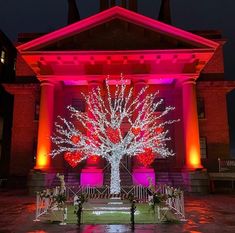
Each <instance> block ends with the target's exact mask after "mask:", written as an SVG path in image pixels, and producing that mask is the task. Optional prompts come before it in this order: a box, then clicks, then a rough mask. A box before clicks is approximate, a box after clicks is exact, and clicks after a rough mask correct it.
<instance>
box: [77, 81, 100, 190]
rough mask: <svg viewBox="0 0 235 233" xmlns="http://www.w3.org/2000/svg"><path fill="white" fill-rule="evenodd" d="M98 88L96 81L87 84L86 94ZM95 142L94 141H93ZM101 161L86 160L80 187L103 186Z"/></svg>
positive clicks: (90, 133) (88, 134)
mask: <svg viewBox="0 0 235 233" xmlns="http://www.w3.org/2000/svg"><path fill="white" fill-rule="evenodd" d="M98 86H100V83H99V82H97V81H90V82H89V83H88V92H91V91H92V90H94V89H96V88H97V87H98ZM87 113H88V115H89V117H90V118H92V117H93V116H92V113H91V112H90V109H88V108H87ZM87 125H88V127H89V128H91V124H89V122H87ZM87 136H88V137H92V132H89V131H88V133H87ZM94 140H95V139H94ZM101 163H102V160H101V158H100V157H95V156H91V157H90V158H88V159H87V160H86V164H85V167H84V168H83V169H82V172H81V180H80V183H81V185H84V186H86V185H89V186H96V187H100V186H103V179H104V177H103V169H102V168H101V167H102V164H101Z"/></svg>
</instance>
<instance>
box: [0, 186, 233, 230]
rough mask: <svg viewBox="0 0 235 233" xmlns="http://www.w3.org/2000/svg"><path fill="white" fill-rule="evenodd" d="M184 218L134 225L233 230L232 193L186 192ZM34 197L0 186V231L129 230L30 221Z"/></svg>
mask: <svg viewBox="0 0 235 233" xmlns="http://www.w3.org/2000/svg"><path fill="white" fill-rule="evenodd" d="M185 205H186V217H187V222H185V223H181V224H161V225H136V228H135V230H134V232H136V233H150V232H156V233H162V232H170V233H180V232H184V233H186V232H189V233H200V232H206V233H221V232H222V233H230V232H231V233H234V232H235V194H214V195H206V196H188V197H186V200H185ZM34 213H35V198H33V197H28V196H27V195H26V193H25V191H22V190H21V191H19V190H17V191H6V190H0V233H26V232H28V233H54V232H63V233H78V232H81V233H83V232H84V233H92V232H94V233H114V232H133V231H131V228H130V226H129V225H85V226H81V227H80V228H78V227H77V226H76V225H66V226H59V225H58V224H49V223H41V222H33V219H34Z"/></svg>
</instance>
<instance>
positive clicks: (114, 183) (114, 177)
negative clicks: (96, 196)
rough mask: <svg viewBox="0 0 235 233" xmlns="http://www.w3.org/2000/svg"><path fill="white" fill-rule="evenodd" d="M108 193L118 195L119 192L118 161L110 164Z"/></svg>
mask: <svg viewBox="0 0 235 233" xmlns="http://www.w3.org/2000/svg"><path fill="white" fill-rule="evenodd" d="M110 164H111V180H110V193H111V194H119V193H120V192H121V184H120V182H121V180H120V160H118V161H112V162H111V163H110Z"/></svg>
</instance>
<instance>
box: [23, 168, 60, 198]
mask: <svg viewBox="0 0 235 233" xmlns="http://www.w3.org/2000/svg"><path fill="white" fill-rule="evenodd" d="M55 176H56V173H55V172H43V171H40V170H31V171H30V173H29V175H28V182H27V186H28V191H29V194H30V195H34V194H35V193H36V192H40V191H42V190H44V189H45V188H49V187H51V185H52V183H53V181H54V179H55Z"/></svg>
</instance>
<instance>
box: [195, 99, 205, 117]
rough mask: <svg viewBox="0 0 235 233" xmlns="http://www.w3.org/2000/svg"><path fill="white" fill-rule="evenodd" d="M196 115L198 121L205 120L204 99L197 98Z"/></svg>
mask: <svg viewBox="0 0 235 233" xmlns="http://www.w3.org/2000/svg"><path fill="white" fill-rule="evenodd" d="M197 114H198V119H205V117H206V116H205V103H204V98H202V97H198V98H197Z"/></svg>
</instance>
